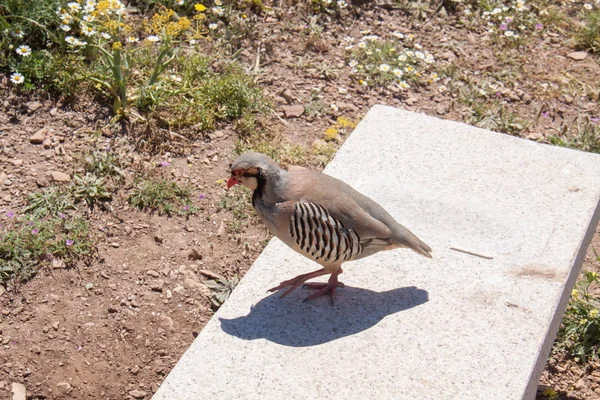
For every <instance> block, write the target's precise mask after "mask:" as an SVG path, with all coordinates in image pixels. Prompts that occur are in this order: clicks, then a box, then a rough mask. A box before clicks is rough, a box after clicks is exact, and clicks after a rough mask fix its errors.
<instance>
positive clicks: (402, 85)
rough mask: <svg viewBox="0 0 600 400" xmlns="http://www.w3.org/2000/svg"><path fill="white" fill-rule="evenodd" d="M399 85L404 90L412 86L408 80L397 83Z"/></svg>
mask: <svg viewBox="0 0 600 400" xmlns="http://www.w3.org/2000/svg"><path fill="white" fill-rule="evenodd" d="M397 85H398V87H399V88H400V89H402V90H405V89H408V88H410V85H409V84H408V83H406V81H400V82H398V83H397Z"/></svg>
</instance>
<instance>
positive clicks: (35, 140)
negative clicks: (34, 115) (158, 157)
mask: <svg viewBox="0 0 600 400" xmlns="http://www.w3.org/2000/svg"><path fill="white" fill-rule="evenodd" d="M46 132H47V131H46V128H42V129H40V130H39V131H37V132H36V133H35V134H34V135H33V136H32V137H30V138H29V143H31V144H42V143H44V139H46Z"/></svg>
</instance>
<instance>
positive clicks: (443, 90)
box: [438, 85, 448, 93]
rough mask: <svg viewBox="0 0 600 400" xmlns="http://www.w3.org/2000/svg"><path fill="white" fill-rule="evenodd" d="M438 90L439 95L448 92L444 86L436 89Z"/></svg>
mask: <svg viewBox="0 0 600 400" xmlns="http://www.w3.org/2000/svg"><path fill="white" fill-rule="evenodd" d="M438 90H439V91H440V93H444V92H445V91H447V90H448V88H447V87H446V86H444V85H442V86H440V87H439V88H438Z"/></svg>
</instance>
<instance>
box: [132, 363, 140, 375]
mask: <svg viewBox="0 0 600 400" xmlns="http://www.w3.org/2000/svg"><path fill="white" fill-rule="evenodd" d="M141 370H142V369H141V368H140V366H139V365H134V366H133V368H131V373H132V374H133V375H137V374H139V373H140V371H141Z"/></svg>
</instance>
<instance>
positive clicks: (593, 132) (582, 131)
mask: <svg viewBox="0 0 600 400" xmlns="http://www.w3.org/2000/svg"><path fill="white" fill-rule="evenodd" d="M571 126H574V133H573V134H572V135H570V136H569V135H568V133H567V132H566V131H565V132H564V133H563V134H561V135H559V136H553V137H551V138H550V142H551V143H552V144H556V145H559V146H563V147H569V148H572V149H577V150H582V151H589V152H591V153H600V125H599V124H598V121H596V122H594V121H590V120H589V119H587V118H585V119H583V118H578V119H577V120H576V121H575V123H574V124H571Z"/></svg>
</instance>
